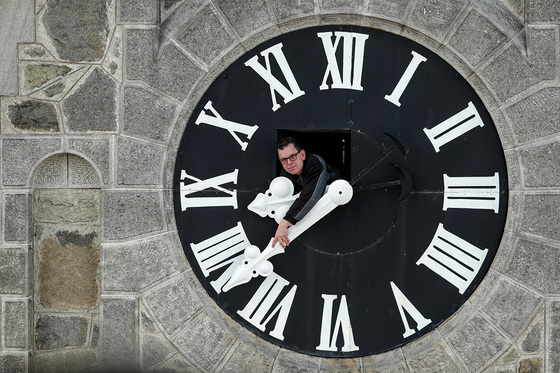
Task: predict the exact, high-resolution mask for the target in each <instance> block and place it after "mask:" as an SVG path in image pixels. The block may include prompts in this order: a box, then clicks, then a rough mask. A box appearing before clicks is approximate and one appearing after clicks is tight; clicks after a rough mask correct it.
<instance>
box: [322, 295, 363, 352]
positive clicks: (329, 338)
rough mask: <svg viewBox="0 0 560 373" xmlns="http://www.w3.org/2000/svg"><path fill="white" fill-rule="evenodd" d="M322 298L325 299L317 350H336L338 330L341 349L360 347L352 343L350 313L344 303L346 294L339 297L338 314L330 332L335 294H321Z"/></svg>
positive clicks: (347, 349) (357, 348) (353, 349)
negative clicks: (341, 342) (342, 340)
mask: <svg viewBox="0 0 560 373" xmlns="http://www.w3.org/2000/svg"><path fill="white" fill-rule="evenodd" d="M322 298H323V299H324V300H325V301H324V305H323V319H322V322H321V339H320V343H319V346H317V350H322V351H337V347H336V340H337V338H338V335H339V333H340V331H342V337H343V339H344V345H343V346H342V351H344V352H349V351H358V350H359V349H360V348H359V347H358V346H356V344H355V343H354V333H353V332H352V325H351V324H350V314H349V313H348V304H347V303H346V295H343V296H342V297H341V299H340V306H339V308H338V315H337V316H336V321H335V323H334V330H333V332H332V334H331V324H332V313H333V307H334V300H335V299H336V298H337V296H336V295H330V294H323V295H322Z"/></svg>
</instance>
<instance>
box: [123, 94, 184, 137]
mask: <svg viewBox="0 0 560 373" xmlns="http://www.w3.org/2000/svg"><path fill="white" fill-rule="evenodd" d="M176 107H177V105H175V104H172V103H170V102H168V101H165V100H164V99H163V98H162V97H161V95H158V94H155V93H152V92H150V91H147V90H145V89H143V88H141V87H134V86H128V87H125V89H124V107H123V111H124V118H123V119H124V120H123V122H124V128H123V133H125V134H127V135H130V136H135V137H139V138H144V139H151V140H156V141H160V142H164V141H166V140H167V139H168V138H169V135H170V132H171V129H172V126H173V119H174V118H175V110H176Z"/></svg>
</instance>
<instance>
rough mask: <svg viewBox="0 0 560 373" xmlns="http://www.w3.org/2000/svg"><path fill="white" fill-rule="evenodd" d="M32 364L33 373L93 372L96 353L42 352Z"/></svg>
mask: <svg viewBox="0 0 560 373" xmlns="http://www.w3.org/2000/svg"><path fill="white" fill-rule="evenodd" d="M34 362H35V372H90V371H94V372H95V371H96V369H95V368H96V366H97V353H96V351H94V350H88V349H71V350H64V351H56V352H54V351H53V352H42V353H41V354H36V356H34ZM92 368H93V369H92Z"/></svg>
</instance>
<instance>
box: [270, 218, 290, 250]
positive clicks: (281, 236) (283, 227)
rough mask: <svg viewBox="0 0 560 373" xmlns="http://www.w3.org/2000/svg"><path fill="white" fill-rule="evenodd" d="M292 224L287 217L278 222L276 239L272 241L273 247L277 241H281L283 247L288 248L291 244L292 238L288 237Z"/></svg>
mask: <svg viewBox="0 0 560 373" xmlns="http://www.w3.org/2000/svg"><path fill="white" fill-rule="evenodd" d="M290 225H292V223H290V222H289V221H287V220H286V219H282V221H280V224H278V229H276V234H275V235H274V240H273V241H272V247H274V246H276V243H277V242H278V243H280V245H281V246H282V247H283V248H286V246H288V245H289V244H290V238H289V237H288V227H289V226H290Z"/></svg>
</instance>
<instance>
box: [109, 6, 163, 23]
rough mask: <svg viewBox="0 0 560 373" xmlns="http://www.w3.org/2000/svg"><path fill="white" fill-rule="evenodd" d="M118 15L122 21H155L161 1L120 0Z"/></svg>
mask: <svg viewBox="0 0 560 373" xmlns="http://www.w3.org/2000/svg"><path fill="white" fill-rule="evenodd" d="M117 3H118V7H119V8H118V11H117V12H118V13H117V14H118V16H119V20H120V21H121V22H139V23H155V22H156V17H157V6H158V5H159V2H156V1H152V0H126V1H118V2H117Z"/></svg>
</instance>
